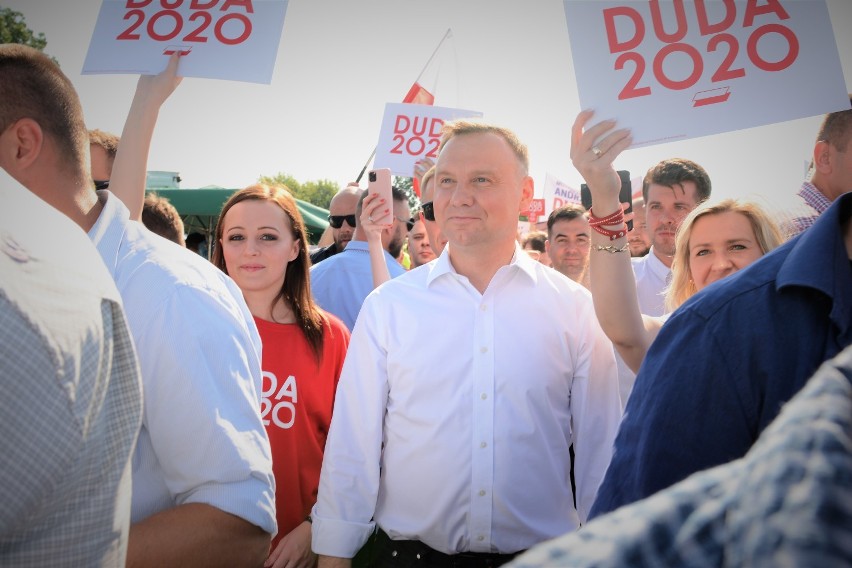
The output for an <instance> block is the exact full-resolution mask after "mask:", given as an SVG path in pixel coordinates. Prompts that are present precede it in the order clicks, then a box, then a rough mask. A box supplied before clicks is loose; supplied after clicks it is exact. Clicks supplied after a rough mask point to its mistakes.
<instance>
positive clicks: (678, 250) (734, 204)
mask: <svg viewBox="0 0 852 568" xmlns="http://www.w3.org/2000/svg"><path fill="white" fill-rule="evenodd" d="M729 212H730V213H739V214H741V215H744V216H745V217H746V218H747V219H748V220H749V223H751V228H752V230H753V231H754V236H755V238H756V239H757V244H758V246H760V250H761V252H762V253H763V254H766V253H768V252H769V251H771V250H772V249H774V248H776V247H777V246H778V245H780V244H781V243H782V242H784V240H783V238H782V237H781V231H780V230H779V229H778V225H777V224H776V223H775V221H773V220H772V219H771V218H770V217H769V215H768V214H767V213H766V211H765V210H764V209H763V208H762V207H761V206H760V205H758V204H757V203H754V202H752V201H739V200H737V199H724V200H722V201H718V202H715V203H710V202H706V201H705V202H704V203H702V204H700V205H699V206H698V207H696V208H695V209H693V210H692V211H691V212H690V213H689V215H687V216H686V218H685V219H684V220H683V223H682V224H681V226H680V228H679V229H678V231H677V236H676V237H675V256H674V260H673V261H672V281H671V284H670V285H669V287H668V289H667V290H666V309H667V310H668V311H674V310H676V309H677V308H679V307H680V306H681V304H683V303H684V302H685V301H687V300H688V299H689V298H690V297H691V296H692V295H693V294H695V293H696V292H697V291H698V290H697V289H696V287H695V282H693V280H692V273H691V272H690V270H689V238H690V236H692V228H693V227H694V226H695V222H696V221H697V220H698V219H700V218H701V217H705V216H707V215H718V214H720V213H729Z"/></svg>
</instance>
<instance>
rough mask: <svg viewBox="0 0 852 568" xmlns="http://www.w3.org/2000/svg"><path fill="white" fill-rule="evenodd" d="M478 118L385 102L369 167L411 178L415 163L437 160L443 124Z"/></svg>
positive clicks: (469, 112)
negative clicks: (373, 157)
mask: <svg viewBox="0 0 852 568" xmlns="http://www.w3.org/2000/svg"><path fill="white" fill-rule="evenodd" d="M481 116H482V113H481V112H477V111H473V110H463V109H458V108H445V107H436V106H430V105H413V104H405V103H387V104H386V105H385V115H384V118H383V119H382V129H381V132H380V133H379V143H378V145H377V146H376V159H375V161H374V165H373V167H374V168H390V170H391V172H392V173H393V174H394V175H397V176H404V177H411V175H412V172H413V171H414V163H415V162H416V161H417V160H419V159H420V158H431V159H432V160H437V159H438V144H439V142H440V140H441V128H442V127H443V126H444V122H448V121H450V120H455V119H457V118H479V117H481Z"/></svg>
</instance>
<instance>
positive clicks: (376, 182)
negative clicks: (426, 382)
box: [367, 168, 393, 225]
mask: <svg viewBox="0 0 852 568" xmlns="http://www.w3.org/2000/svg"><path fill="white" fill-rule="evenodd" d="M367 179H368V180H369V184H368V185H367V191H368V192H369V193H376V194H378V195H379V197H381V198H382V199H384V200H385V203H387V206H388V209H389V212H388V214H387V215H385V216H384V217H382V218H381V219H374V221H375V222H376V223H379V224H380V225H390V224H391V223H393V195H392V194H391V171H390V169H389V168H379V169H376V170H370V173H369V174H368V177H367Z"/></svg>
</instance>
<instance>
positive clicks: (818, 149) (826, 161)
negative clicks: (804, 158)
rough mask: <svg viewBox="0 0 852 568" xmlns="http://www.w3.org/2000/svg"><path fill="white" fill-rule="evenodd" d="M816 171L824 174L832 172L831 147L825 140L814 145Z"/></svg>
mask: <svg viewBox="0 0 852 568" xmlns="http://www.w3.org/2000/svg"><path fill="white" fill-rule="evenodd" d="M814 169H815V170H816V171H818V172H822V173H830V172H831V145H830V144H829V143H828V142H826V141H824V140H818V141H817V143H816V144H814Z"/></svg>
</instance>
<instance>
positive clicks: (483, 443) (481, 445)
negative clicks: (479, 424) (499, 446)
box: [479, 442, 488, 448]
mask: <svg viewBox="0 0 852 568" xmlns="http://www.w3.org/2000/svg"><path fill="white" fill-rule="evenodd" d="M487 446H488V444H486V443H485V442H480V443H479V447H480V448H485V447H487Z"/></svg>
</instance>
